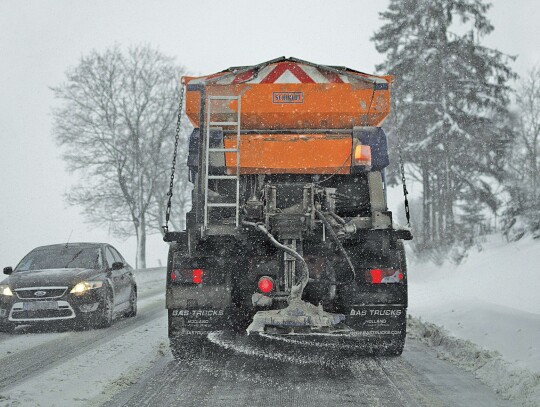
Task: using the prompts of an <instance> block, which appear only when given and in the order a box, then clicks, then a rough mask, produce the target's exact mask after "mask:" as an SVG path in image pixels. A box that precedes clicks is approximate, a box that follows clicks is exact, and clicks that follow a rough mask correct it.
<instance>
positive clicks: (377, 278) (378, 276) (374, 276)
mask: <svg viewBox="0 0 540 407" xmlns="http://www.w3.org/2000/svg"><path fill="white" fill-rule="evenodd" d="M370 273H371V282H372V283H373V284H380V283H381V281H382V279H383V271H382V270H381V269H373V270H371V271H370Z"/></svg>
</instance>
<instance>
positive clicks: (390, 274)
mask: <svg viewBox="0 0 540 407" xmlns="http://www.w3.org/2000/svg"><path fill="white" fill-rule="evenodd" d="M366 281H367V282H368V283H371V284H383V283H400V282H402V281H403V273H402V272H401V270H398V269H371V270H369V271H367V272H366Z"/></svg>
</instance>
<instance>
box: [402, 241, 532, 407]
mask: <svg viewBox="0 0 540 407" xmlns="http://www.w3.org/2000/svg"><path fill="white" fill-rule="evenodd" d="M408 277H409V287H410V290H409V313H410V314H411V315H413V316H415V317H419V318H421V319H422V320H423V321H428V322H431V323H433V324H436V325H438V326H439V327H443V328H444V329H443V330H438V333H437V334H435V336H438V337H439V338H441V337H444V341H443V342H445V345H446V346H445V350H446V351H447V352H450V353H452V354H453V356H452V358H453V359H455V361H457V362H458V364H461V365H462V366H464V367H466V368H468V369H469V370H474V371H477V369H478V368H480V367H481V368H482V369H483V370H482V371H477V376H478V377H479V378H480V379H482V380H483V381H484V382H486V383H487V384H489V385H490V386H492V387H493V388H495V389H496V390H498V391H500V392H502V393H503V394H505V395H506V396H507V397H510V398H513V399H517V400H520V401H523V402H525V401H526V402H528V403H529V402H530V403H533V405H536V404H535V402H536V401H537V402H538V404H537V405H540V241H538V240H534V239H531V238H526V239H523V240H522V241H518V242H513V243H508V242H506V240H504V239H503V238H502V237H501V236H496V235H494V236H490V237H489V238H488V239H487V241H486V243H484V244H483V249H482V250H481V251H479V250H477V249H473V250H471V252H470V253H469V256H468V258H467V259H466V260H465V261H464V262H463V263H462V264H460V265H459V266H455V265H453V264H451V263H445V264H443V265H441V266H437V265H434V264H432V263H415V262H412V263H411V264H410V266H409V274H408ZM413 328H414V327H413ZM422 329H423V330H424V331H423V333H421V334H420V335H424V336H428V337H431V336H432V332H433V331H434V330H437V328H436V327H434V326H428V325H425V324H424V326H423V327H422ZM426 330H427V332H428V333H426ZM416 333H418V330H417V331H416ZM449 337H455V338H458V339H461V341H455V340H452V339H451V338H449ZM466 341H470V342H473V343H475V344H477V345H479V346H480V347H482V348H484V349H486V350H488V351H492V352H491V353H489V352H487V353H483V354H482V356H480V353H479V351H480V348H479V347H474V346H473V345H472V344H469V343H468V342H466ZM430 342H431V343H432V344H435V345H439V344H440V340H439V341H438V342H437V341H435V343H434V342H433V340H431V339H430ZM469 345H470V346H469ZM466 349H468V351H466ZM497 354H500V355H501V357H498V355H497ZM475 355H476V356H475ZM468 358H473V359H474V358H476V359H478V358H480V359H482V358H487V359H489V360H490V363H487V364H486V361H484V362H482V361H480V362H481V363H480V362H479V361H478V360H469V361H467V359H468ZM484 365H485V366H484ZM516 378H517V380H516ZM523 382H527V383H528V384H527V385H526V386H525V387H524V386H523ZM534 398H537V399H536V400H534Z"/></svg>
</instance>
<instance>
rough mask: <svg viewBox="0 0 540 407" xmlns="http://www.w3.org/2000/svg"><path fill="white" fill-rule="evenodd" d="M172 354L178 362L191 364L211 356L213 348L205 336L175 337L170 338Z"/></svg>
mask: <svg viewBox="0 0 540 407" xmlns="http://www.w3.org/2000/svg"><path fill="white" fill-rule="evenodd" d="M169 346H170V348H171V353H172V355H173V357H174V359H176V361H177V362H182V363H191V362H194V361H196V360H198V359H200V358H202V357H205V356H209V355H211V351H210V350H211V346H210V343H208V340H207V339H206V337H205V336H199V335H175V336H171V337H169Z"/></svg>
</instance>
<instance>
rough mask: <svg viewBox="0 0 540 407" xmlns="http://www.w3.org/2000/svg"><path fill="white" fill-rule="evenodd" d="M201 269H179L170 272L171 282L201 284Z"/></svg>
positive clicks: (202, 273) (202, 275) (202, 274)
mask: <svg viewBox="0 0 540 407" xmlns="http://www.w3.org/2000/svg"><path fill="white" fill-rule="evenodd" d="M203 277H204V270H203V269H181V270H173V271H172V272H171V282H173V283H193V284H201V283H202V282H203Z"/></svg>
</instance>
